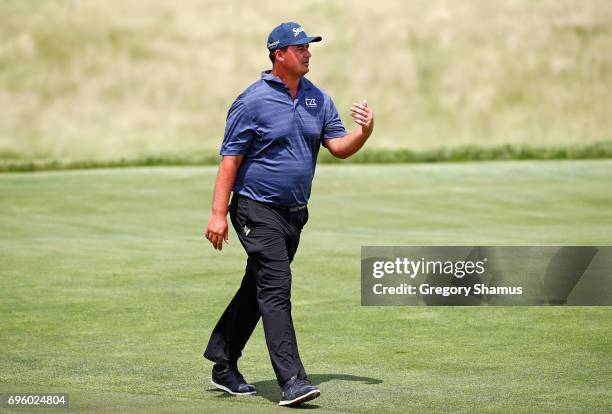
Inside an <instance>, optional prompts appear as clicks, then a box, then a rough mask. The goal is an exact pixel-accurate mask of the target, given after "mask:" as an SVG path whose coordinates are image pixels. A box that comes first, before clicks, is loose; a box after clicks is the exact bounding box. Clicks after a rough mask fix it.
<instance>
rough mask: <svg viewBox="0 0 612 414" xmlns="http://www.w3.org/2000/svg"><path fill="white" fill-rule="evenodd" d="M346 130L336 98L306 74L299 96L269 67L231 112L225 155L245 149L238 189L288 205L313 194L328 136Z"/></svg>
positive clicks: (226, 126)
mask: <svg viewBox="0 0 612 414" xmlns="http://www.w3.org/2000/svg"><path fill="white" fill-rule="evenodd" d="M345 135H346V130H345V129H344V126H343V125H342V121H341V120H340V116H339V115H338V111H337V110H336V107H335V106H334V103H333V102H332V100H331V98H330V97H329V96H328V95H327V94H326V93H325V92H323V91H322V90H321V89H319V88H317V87H316V86H315V85H314V84H313V83H312V82H310V81H309V80H308V79H306V78H302V79H301V81H300V85H299V88H298V93H297V96H296V99H295V100H294V99H292V98H291V93H290V92H289V88H287V86H285V84H284V83H283V82H282V81H281V80H280V79H279V78H278V77H276V76H272V75H271V74H270V71H266V72H263V73H262V77H261V79H260V80H258V81H257V82H255V83H253V84H252V85H251V86H249V87H248V88H247V89H246V90H245V91H244V92H243V93H242V94H240V96H238V98H236V100H235V101H234V103H233V104H232V106H231V107H230V109H229V112H228V114H227V122H226V125H225V136H224V138H223V144H222V145H221V152H220V153H221V155H244V158H243V161H242V164H241V165H240V167H239V169H238V172H237V175H236V181H235V183H234V188H233V191H234V192H235V193H238V194H241V195H244V196H246V197H249V198H251V199H253V200H257V201H262V202H267V203H274V204H279V205H283V206H295V205H304V204H307V203H308V199H309V198H310V188H311V185H312V179H313V177H314V172H315V165H316V162H317V155H318V153H319V148H320V146H321V142H322V140H324V139H333V138H339V137H343V136H345Z"/></svg>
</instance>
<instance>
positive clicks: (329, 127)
mask: <svg viewBox="0 0 612 414" xmlns="http://www.w3.org/2000/svg"><path fill="white" fill-rule="evenodd" d="M345 135H346V129H344V125H342V120H341V119H340V115H339V114H338V110H337V109H336V106H335V105H334V102H333V101H332V99H331V98H330V97H327V99H326V102H325V123H324V125H323V138H324V139H329V138H340V137H343V136H345Z"/></svg>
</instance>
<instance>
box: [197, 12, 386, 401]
mask: <svg viewBox="0 0 612 414" xmlns="http://www.w3.org/2000/svg"><path fill="white" fill-rule="evenodd" d="M319 41H321V37H320V36H314V37H309V36H307V35H306V33H305V32H304V29H303V28H302V27H301V26H300V25H298V24H296V23H291V22H290V23H282V24H280V25H279V26H277V27H276V28H275V29H274V30H272V32H271V33H270V36H269V37H268V51H269V56H270V60H271V61H272V65H273V66H272V70H271V71H266V72H263V73H262V77H261V79H260V80H258V81H257V82H255V83H254V84H252V85H251V86H249V87H248V88H247V89H246V90H245V91H244V92H243V93H242V94H241V95H240V96H238V98H237V99H236V101H235V102H234V103H233V104H232V106H231V107H230V109H229V112H228V116H227V123H226V127H225V136H224V138H223V144H222V146H221V155H222V156H223V158H222V161H221V164H220V166H219V171H218V174H217V179H216V183H215V192H214V197H213V207H212V213H211V216H210V219H209V221H208V227H207V229H206V238H207V239H208V240H209V241H210V242H211V243H212V245H213V247H214V248H215V249H217V250H221V249H222V247H223V241H225V242H228V225H227V219H226V215H227V212H228V202H229V198H230V193H231V192H232V191H233V193H234V194H233V197H232V200H231V203H230V204H229V213H230V218H231V221H232V224H233V226H234V229H235V230H236V233H237V234H238V238H239V239H240V242H241V244H242V246H243V247H244V249H245V251H246V253H247V255H248V260H247V265H246V270H245V274H244V277H243V279H242V284H241V285H240V288H239V289H238V291H237V292H236V295H235V296H234V298H233V299H232V300H231V302H230V304H229V305H228V307H227V309H226V310H225V312H224V313H223V315H222V316H221V319H220V320H219V322H218V323H217V325H216V326H215V328H214V330H213V333H212V335H211V337H210V340H209V342H208V345H207V347H206V350H205V351H204V357H206V358H207V359H209V360H211V361H213V362H215V365H214V367H213V371H212V383H213V385H214V386H216V387H217V388H219V389H222V390H224V391H226V392H229V393H231V394H253V393H255V387H254V386H253V385H250V384H248V383H247V382H246V381H245V380H244V378H243V376H242V374H241V373H240V372H239V371H238V358H240V356H241V352H242V349H243V348H244V346H245V344H246V342H247V341H248V339H249V337H250V336H251V333H252V332H253V329H254V328H255V326H256V325H257V322H258V321H259V318H260V317H261V318H262V320H263V327H264V332H265V337H266V344H267V346H268V351H269V354H270V360H271V362H272V367H273V368H274V372H275V374H276V378H277V381H278V384H279V386H280V387H281V390H282V392H281V395H282V397H281V401H280V402H279V405H298V404H300V403H302V402H304V401H308V400H312V399H314V398H316V397H318V396H319V394H320V391H319V389H318V388H316V387H314V386H313V385H311V384H310V382H309V381H308V379H307V376H306V371H305V370H304V367H303V365H302V362H301V360H300V355H299V353H298V347H297V341H296V337H295V330H294V328H293V321H292V319H291V300H290V294H291V268H290V263H291V261H292V260H293V256H294V255H295V252H296V250H297V246H298V243H299V239H300V232H301V230H302V227H303V226H304V225H305V224H306V221H307V220H308V210H307V208H306V204H307V203H308V198H309V197H310V188H311V183H312V179H313V176H314V170H315V164H316V159H317V154H318V152H319V147H320V145H321V144H322V145H324V146H325V147H326V148H327V149H328V150H329V151H330V152H331V153H332V154H333V155H334V156H336V157H339V158H346V157H349V156H351V155H352V154H354V153H355V152H357V151H358V150H359V149H360V148H361V147H362V146H363V144H364V143H365V141H366V140H367V139H368V137H369V136H370V135H371V134H372V130H373V128H374V121H373V113H372V111H371V109H370V108H369V107H368V105H367V102H366V101H363V103H361V104H357V103H356V104H353V106H352V107H351V116H352V117H353V119H354V120H355V122H356V123H357V124H358V125H359V128H357V129H356V130H355V131H353V132H351V133H350V134H347V133H346V131H345V129H344V127H343V125H342V122H341V120H340V117H339V115H338V112H337V110H336V108H335V106H334V104H333V102H332V100H331V98H330V97H329V96H328V95H326V94H325V92H323V91H322V90H320V89H319V88H317V87H316V86H315V85H314V84H312V83H311V82H310V81H309V80H307V79H306V78H304V75H305V74H306V73H308V70H309V64H310V57H311V54H310V50H309V44H310V43H312V42H319Z"/></svg>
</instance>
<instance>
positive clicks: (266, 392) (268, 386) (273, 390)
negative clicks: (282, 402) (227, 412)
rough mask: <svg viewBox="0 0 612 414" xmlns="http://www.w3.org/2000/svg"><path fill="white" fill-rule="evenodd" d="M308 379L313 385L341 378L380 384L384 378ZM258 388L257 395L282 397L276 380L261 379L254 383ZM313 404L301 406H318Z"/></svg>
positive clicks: (272, 398)
mask: <svg viewBox="0 0 612 414" xmlns="http://www.w3.org/2000/svg"><path fill="white" fill-rule="evenodd" d="M308 379H309V380H310V382H312V384H313V385H317V386H318V385H321V384H324V383H326V382H329V381H334V380H340V381H356V382H363V383H365V384H380V383H382V380H380V379H377V378H370V377H359V376H356V375H348V374H311V375H308ZM253 385H254V386H255V388H257V395H259V396H260V397H264V398H265V399H267V400H269V401H272V402H278V401H279V399H280V388H279V387H278V383H277V382H276V380H269V381H259V382H256V383H254V384H253ZM316 407H317V406H315V405H313V404H306V405H301V406H300V408H316Z"/></svg>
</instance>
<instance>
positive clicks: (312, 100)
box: [305, 98, 317, 108]
mask: <svg viewBox="0 0 612 414" xmlns="http://www.w3.org/2000/svg"><path fill="white" fill-rule="evenodd" d="M305 101H306V106H309V107H311V108H316V107H317V101H316V100H315V98H305Z"/></svg>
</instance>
